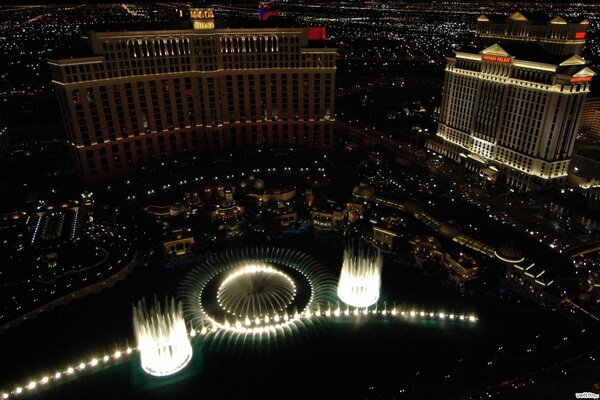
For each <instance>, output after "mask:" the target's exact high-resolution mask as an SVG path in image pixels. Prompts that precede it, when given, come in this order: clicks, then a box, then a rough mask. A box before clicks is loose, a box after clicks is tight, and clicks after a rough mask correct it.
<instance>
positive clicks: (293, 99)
mask: <svg viewBox="0 0 600 400" xmlns="http://www.w3.org/2000/svg"><path fill="white" fill-rule="evenodd" d="M190 14H191V19H192V21H190V26H189V27H185V28H184V29H169V30H164V29H161V30H130V31H122V32H116V31H108V32H104V31H99V30H98V31H92V32H88V42H89V47H90V49H91V54H89V55H88V56H86V57H80V58H68V59H52V60H49V64H50V67H51V73H52V79H53V84H54V87H55V89H56V93H57V95H58V99H59V103H60V105H61V112H62V115H63V120H64V124H65V129H66V131H67V134H68V138H69V145H70V146H71V149H72V155H73V162H74V164H75V169H76V170H77V171H78V172H79V174H80V175H81V176H82V177H84V178H86V179H90V180H95V179H102V178H108V177H111V176H115V175H119V174H121V173H123V172H126V171H127V170H129V169H130V168H131V167H132V166H134V165H137V164H140V163H145V162H149V161H154V160H160V159H163V158H168V157H172V156H175V155H180V154H186V153H188V154H189V153H194V154H198V153H203V152H211V151H219V150H223V149H231V148H249V147H250V148H251V147H254V146H256V147H262V146H267V147H278V146H286V147H291V146H293V147H296V146H299V147H311V148H316V149H327V148H329V147H331V146H332V145H333V124H334V115H335V114H334V98H335V93H334V87H335V72H336V67H335V57H336V50H335V49H333V48H324V46H322V45H321V46H318V45H314V46H313V44H318V43H317V42H313V41H311V40H310V39H315V38H319V39H322V38H323V37H322V36H324V35H323V32H324V30H323V29H322V28H269V27H264V26H260V27H257V28H253V29H215V26H214V19H213V11H212V9H200V8H193V9H191V10H190ZM322 43H324V42H321V44H322Z"/></svg>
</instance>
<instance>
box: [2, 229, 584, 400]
mask: <svg viewBox="0 0 600 400" xmlns="http://www.w3.org/2000/svg"><path fill="white" fill-rule="evenodd" d="M283 242H284V243H280V244H283V245H290V244H294V245H295V246H296V247H297V248H301V249H304V250H305V251H307V252H309V253H311V254H313V255H316V256H317V257H319V258H320V259H321V260H322V261H323V263H324V264H325V265H326V266H329V268H331V270H332V273H334V274H337V271H338V270H339V266H340V264H341V250H340V243H339V242H338V241H336V240H334V239H328V238H327V237H317V238H316V239H315V238H314V237H313V236H312V234H311V235H308V236H303V237H294V236H290V237H287V238H286V239H284V240H283ZM192 265H194V262H190V263H188V264H187V265H186V264H184V265H177V266H173V267H171V268H165V267H164V266H163V267H140V269H139V270H137V271H136V272H134V273H133V274H132V275H131V276H130V277H128V278H127V279H126V280H125V281H124V282H121V283H119V284H117V285H116V286H115V287H113V288H111V289H107V290H105V291H104V292H102V293H100V294H97V295H92V296H90V297H87V298H85V299H83V300H80V301H77V302H74V303H72V304H70V305H68V306H64V307H61V308H59V309H56V310H55V311H54V312H52V313H51V314H48V315H42V316H40V317H39V318H37V319H35V320H33V321H30V322H27V323H25V324H23V325H22V326H21V327H19V328H17V329H15V330H10V331H8V332H6V333H5V334H4V335H2V337H0V339H1V341H0V351H1V354H2V357H1V359H2V361H1V364H0V366H1V368H2V371H1V373H0V388H2V389H8V390H10V389H12V388H13V387H12V386H13V385H14V384H15V383H19V384H26V383H27V382H29V380H30V379H31V378H32V377H39V376H42V375H43V374H48V373H50V374H52V373H53V372H54V371H56V370H59V369H60V370H62V369H64V368H65V366H66V365H67V364H68V363H75V364H76V363H78V362H80V361H82V360H89V359H91V357H93V356H100V357H101V356H102V355H103V354H105V353H109V354H111V353H112V352H114V350H115V348H116V346H117V345H118V346H119V348H123V347H124V345H125V341H126V340H129V341H130V343H131V341H132V338H133V332H132V330H131V304H132V302H134V301H136V300H138V299H139V298H141V297H144V296H146V297H148V296H151V295H152V294H153V293H158V294H159V295H160V294H164V293H169V294H174V293H176V291H177V287H178V283H179V282H180V281H181V279H182V278H183V277H184V276H185V275H186V273H187V272H188V271H189V269H190V268H191V267H192ZM383 281H384V287H383V293H382V300H386V301H388V304H391V302H393V301H395V302H396V303H398V304H406V305H407V306H411V305H417V306H426V307H425V308H426V309H429V307H431V308H433V309H435V310H439V311H441V310H442V307H443V311H447V312H451V311H458V312H460V311H468V312H471V311H473V312H476V313H477V314H478V316H479V317H480V321H479V322H478V323H477V324H475V325H473V324H463V323H449V322H448V323H441V322H434V321H419V322H398V321H388V320H375V321H369V322H367V321H366V320H364V319H362V320H359V321H345V322H336V321H331V322H329V323H328V324H327V326H323V327H321V328H320V329H317V330H315V331H312V332H310V335H308V336H307V337H301V338H300V339H299V340H297V341H296V342H295V343H294V342H292V341H289V342H288V341H284V342H282V343H281V347H280V348H279V349H278V350H277V351H267V350H266V349H261V348H257V349H255V350H254V351H253V352H243V351H237V350H236V351H223V349H221V350H217V347H216V346H214V345H211V343H203V344H202V343H200V342H196V343H195V346H196V352H195V354H194V362H193V363H192V365H191V366H190V367H189V368H188V369H187V370H186V372H185V373H182V374H181V375H179V376H178V377H176V378H175V380H171V379H167V380H159V381H157V380H155V379H150V378H148V377H146V376H144V375H143V374H142V373H141V372H140V370H139V368H138V365H139V360H138V359H137V358H135V357H133V358H132V359H130V360H128V361H125V362H122V363H121V364H118V365H114V366H112V367H111V368H106V369H103V370H98V371H95V372H89V373H86V374H83V375H82V376H80V377H78V378H77V379H74V380H71V381H70V382H67V383H64V384H61V385H60V386H54V387H53V388H52V389H48V390H46V391H43V392H39V394H38V395H36V396H32V397H31V398H38V399H121V398H136V399H192V398H193V399H195V398H210V399H242V398H243V399H249V398H250V399H255V398H256V399H260V398H264V399H283V398H303V399H306V398H313V399H314V398H330V399H331V398H346V399H355V398H356V399H359V398H360V399H363V398H386V399H388V398H389V399H392V398H398V399H400V398H429V397H428V396H431V395H435V394H439V393H446V394H447V398H453V396H454V394H455V393H467V392H468V390H469V388H470V387H481V386H482V385H485V382H487V381H490V382H496V381H498V379H500V378H501V377H503V376H512V375H513V374H515V373H518V372H519V371H521V370H522V369H526V368H527V367H528V365H529V364H528V363H529V362H530V361H527V360H525V361H524V360H523V359H522V354H523V352H524V349H525V347H527V346H529V345H531V343H534V342H535V341H536V340H537V341H538V342H539V343H538V344H537V346H538V347H541V346H544V345H545V344H544V343H546V342H548V343H552V342H554V341H558V340H559V339H560V337H562V336H563V335H572V334H574V332H577V330H578V329H580V328H579V327H578V326H576V325H575V324H573V323H570V322H568V321H564V320H563V319H562V318H559V317H557V315H556V314H553V313H550V312H549V311H544V310H540V309H538V307H536V306H534V305H532V304H529V303H527V302H525V301H521V300H519V299H516V300H515V299H507V298H506V296H504V298H502V299H501V298H500V297H499V296H498V295H492V296H489V297H485V296H482V297H479V298H476V299H475V298H469V297H462V296H461V295H460V294H459V292H457V291H455V290H453V289H449V288H445V287H443V286H441V285H440V284H439V283H438V281H439V279H438V278H425V277H423V276H421V274H420V273H419V272H418V271H416V270H414V269H412V268H410V267H407V266H404V265H400V264H394V263H392V262H387V263H386V265H385V267H384V276H383ZM508 297H510V296H508ZM537 335H541V337H538V338H536V336H537ZM499 347H502V350H499ZM513 353H514V354H513ZM488 361H493V362H494V365H493V366H488V364H487V362H488ZM7 386H8V387H7ZM402 391H403V392H402ZM407 394H408V395H409V397H403V396H405V395H407ZM421 396H423V397H421Z"/></svg>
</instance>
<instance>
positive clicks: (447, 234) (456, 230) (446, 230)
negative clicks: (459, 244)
mask: <svg viewBox="0 0 600 400" xmlns="http://www.w3.org/2000/svg"><path fill="white" fill-rule="evenodd" d="M438 231H439V232H440V235H442V236H443V237H444V238H446V239H452V238H454V237H456V236H458V235H460V232H461V229H460V225H458V224H457V223H456V222H454V221H448V222H447V223H445V224H441V225H440V227H439V228H438Z"/></svg>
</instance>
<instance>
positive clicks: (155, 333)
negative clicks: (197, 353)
mask: <svg viewBox="0 0 600 400" xmlns="http://www.w3.org/2000/svg"><path fill="white" fill-rule="evenodd" d="M133 329H134V332H135V338H136V340H137V346H138V350H139V352H140V358H141V364H142V369H143V370H144V371H145V372H146V373H148V374H150V375H153V376H168V375H173V374H175V373H177V372H179V371H181V370H182V369H183V368H185V366H186V365H187V364H188V363H189V362H190V360H191V359H192V345H191V344H190V339H189V337H188V333H187V329H186V326H185V319H184V318H183V309H182V306H181V303H177V304H176V303H175V300H174V299H171V300H169V299H166V301H165V305H164V310H163V307H162V305H161V303H160V302H158V301H156V299H155V305H154V307H152V308H150V309H148V307H146V301H145V300H141V301H140V302H139V303H138V304H137V306H136V305H134V306H133Z"/></svg>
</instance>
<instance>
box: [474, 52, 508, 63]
mask: <svg viewBox="0 0 600 400" xmlns="http://www.w3.org/2000/svg"><path fill="white" fill-rule="evenodd" d="M481 59H482V60H485V61H494V62H499V63H504V64H510V57H502V56H490V55H489V54H484V55H482V56H481Z"/></svg>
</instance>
